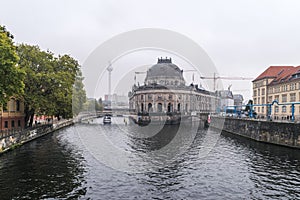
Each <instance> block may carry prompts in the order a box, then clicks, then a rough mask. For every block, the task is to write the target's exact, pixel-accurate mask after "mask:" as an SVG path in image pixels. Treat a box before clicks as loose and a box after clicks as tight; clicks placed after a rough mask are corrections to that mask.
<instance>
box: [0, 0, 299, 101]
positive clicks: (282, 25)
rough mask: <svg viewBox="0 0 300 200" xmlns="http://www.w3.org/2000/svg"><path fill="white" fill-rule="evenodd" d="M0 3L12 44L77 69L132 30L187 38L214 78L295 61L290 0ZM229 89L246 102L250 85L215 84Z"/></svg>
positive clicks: (294, 8) (294, 14)
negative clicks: (65, 59)
mask: <svg viewBox="0 0 300 200" xmlns="http://www.w3.org/2000/svg"><path fill="white" fill-rule="evenodd" d="M0 2H1V4H0V23H1V25H5V26H6V27H7V29H8V30H9V31H11V33H12V34H13V35H14V36H15V42H17V43H22V42H24V43H28V44H37V45H39V46H40V47H41V48H42V49H50V50H51V51H53V52H55V53H56V54H70V55H71V56H73V57H74V58H76V59H77V60H79V62H80V63H81V64H83V63H84V62H85V60H86V58H87V57H88V56H89V54H90V53H91V52H92V51H93V50H94V49H95V48H97V47H98V46H99V45H100V44H101V43H103V42H104V41H106V40H108V39H110V38H111V37H113V36H115V35H118V34H120V33H123V32H126V31H130V30H134V29H140V28H163V29H168V30H172V31H175V32H178V33H181V34H183V35H185V36H187V37H189V38H190V39H192V40H194V41H195V42H196V43H198V44H199V45H200V46H201V47H202V48H203V49H204V50H205V51H206V52H207V54H208V55H209V56H210V58H211V59H212V60H213V62H214V64H215V65H216V67H217V70H218V73H219V74H220V75H222V76H242V77H253V78H255V77H257V76H258V75H259V74H260V73H261V72H263V71H264V70H265V69H266V68H267V67H268V66H270V65H293V66H298V65H299V63H300V61H299V60H300V56H299V55H300V54H299V52H300V20H299V19H300V12H299V9H300V1H297V0H295V1H291V0H287V1H283V0H282V1H275V0H270V1H258V0H257V1H253V0H251V1H245V0H243V1H239V0H235V1H233V0H231V1H230V0H226V1H221V0H220V1H196V0H195V1H183V0H181V1H174V0H170V1H167V0H164V1H155V0H151V1H141V0H136V1H131V0H124V1H120V0H119V1H116V0H115V1H114V0H109V1H108V0H107V1H96V0H95V1H92V0H85V1H74V0H43V1H38V0H22V1H21V0H19V1H16V0H9V1H4V0H1V1H0ZM162 56H164V55H162ZM155 62H156V58H154V59H153V63H155ZM145 64H149V63H145ZM179 67H180V66H179ZM115 74H117V72H115ZM231 83H232V84H233V86H232V88H231V89H232V90H233V91H237V93H242V94H244V96H245V98H246V99H247V98H250V97H251V87H252V85H251V81H224V82H223V84H224V86H225V87H227V86H228V85H229V84H231ZM103 88H104V89H103V90H106V91H107V88H105V86H104V87H103ZM106 91H103V93H107V92H106ZM101 95H102V94H101Z"/></svg>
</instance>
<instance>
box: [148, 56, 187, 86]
mask: <svg viewBox="0 0 300 200" xmlns="http://www.w3.org/2000/svg"><path fill="white" fill-rule="evenodd" d="M182 72H183V71H182V70H180V68H179V67H178V66H177V65H175V64H173V63H172V60H171V58H170V59H168V58H166V59H163V58H158V62H157V64H155V65H153V66H152V67H151V68H150V69H149V70H148V71H147V76H146V81H147V80H149V79H154V78H158V77H164V78H167V77H169V78H174V79H177V80H183V75H182Z"/></svg>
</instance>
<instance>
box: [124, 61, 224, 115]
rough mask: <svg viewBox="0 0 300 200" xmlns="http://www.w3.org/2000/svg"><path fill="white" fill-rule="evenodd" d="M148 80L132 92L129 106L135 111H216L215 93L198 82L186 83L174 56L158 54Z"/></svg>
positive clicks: (185, 112)
mask: <svg viewBox="0 0 300 200" xmlns="http://www.w3.org/2000/svg"><path fill="white" fill-rule="evenodd" d="M144 82H145V84H144V85H142V86H137V85H134V86H133V87H132V91H130V92H129V94H128V96H129V107H130V110H131V111H133V112H134V113H136V114H137V113H156V114H157V115H159V113H183V114H185V115H188V114H191V113H192V112H193V113H201V112H202V113H211V112H215V111H216V104H217V101H218V99H217V98H216V95H215V93H212V92H209V91H207V90H205V89H204V88H202V87H199V86H198V85H194V84H191V85H188V86H187V85H186V84H185V80H184V78H183V70H181V69H180V68H179V67H178V66H176V65H175V64H173V63H172V60H171V58H170V59H168V58H166V59H163V58H159V59H158V62H157V64H155V65H153V66H152V67H151V68H150V69H148V71H147V75H146V78H145V81H144Z"/></svg>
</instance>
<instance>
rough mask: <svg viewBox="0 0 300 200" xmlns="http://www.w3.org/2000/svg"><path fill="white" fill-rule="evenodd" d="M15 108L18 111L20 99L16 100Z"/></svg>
mask: <svg viewBox="0 0 300 200" xmlns="http://www.w3.org/2000/svg"><path fill="white" fill-rule="evenodd" d="M16 110H17V111H20V101H19V100H17V101H16Z"/></svg>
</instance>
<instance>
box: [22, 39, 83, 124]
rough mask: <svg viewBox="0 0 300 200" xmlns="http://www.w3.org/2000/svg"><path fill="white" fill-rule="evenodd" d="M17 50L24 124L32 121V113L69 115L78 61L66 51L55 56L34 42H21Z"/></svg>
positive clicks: (68, 116) (69, 116) (78, 66)
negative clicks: (23, 76) (24, 73)
mask: <svg viewBox="0 0 300 200" xmlns="http://www.w3.org/2000/svg"><path fill="white" fill-rule="evenodd" d="M17 50H18V54H19V56H20V62H19V64H20V66H22V68H23V69H24V70H25V72H26V78H25V81H24V82H25V85H26V87H25V94H24V99H25V114H26V117H25V122H26V124H28V125H29V126H31V125H32V123H33V117H34V114H38V115H48V116H56V117H57V118H58V119H60V118H61V117H63V118H71V117H73V112H72V92H73V85H74V83H75V80H76V77H77V74H78V73H79V70H80V65H79V64H78V62H77V61H76V60H75V59H74V58H72V57H70V56H69V55H63V56H58V57H55V56H54V54H53V53H52V52H50V51H41V50H40V48H39V47H38V46H31V45H26V44H21V45H19V46H18V49H17Z"/></svg>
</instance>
